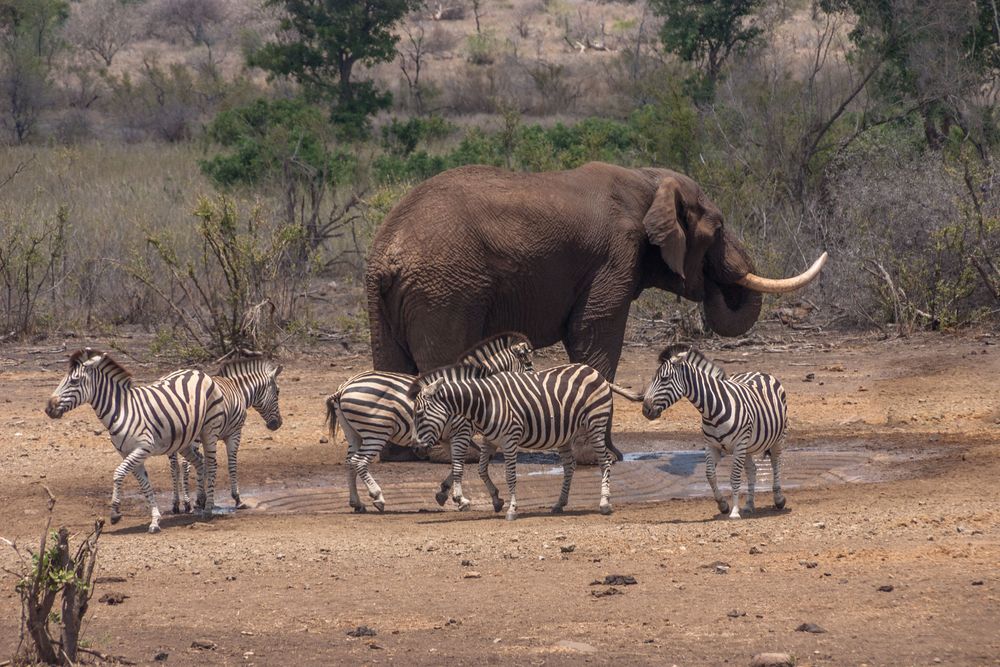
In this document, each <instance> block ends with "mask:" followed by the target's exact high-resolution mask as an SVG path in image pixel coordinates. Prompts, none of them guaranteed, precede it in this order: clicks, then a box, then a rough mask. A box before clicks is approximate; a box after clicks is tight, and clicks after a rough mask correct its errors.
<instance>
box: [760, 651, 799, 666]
mask: <svg viewBox="0 0 1000 667" xmlns="http://www.w3.org/2000/svg"><path fill="white" fill-rule="evenodd" d="M750 667H795V658H793V657H792V656H791V655H789V654H787V653H758V654H757V655H755V656H754V657H752V658H751V659H750Z"/></svg>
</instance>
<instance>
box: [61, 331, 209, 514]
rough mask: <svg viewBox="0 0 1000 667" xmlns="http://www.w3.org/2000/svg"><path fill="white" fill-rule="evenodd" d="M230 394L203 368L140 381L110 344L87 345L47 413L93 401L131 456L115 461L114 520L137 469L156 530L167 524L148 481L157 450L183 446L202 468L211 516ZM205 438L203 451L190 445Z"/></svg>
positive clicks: (118, 446)
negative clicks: (221, 433) (148, 469)
mask: <svg viewBox="0 0 1000 667" xmlns="http://www.w3.org/2000/svg"><path fill="white" fill-rule="evenodd" d="M223 401H224V398H223V395H222V391H221V390H220V389H219V387H218V386H217V385H216V384H215V382H213V381H212V378H211V377H210V376H209V375H207V374H206V373H203V372H201V371H197V370H182V371H176V372H174V373H171V374H170V375H167V376H164V377H162V378H160V379H159V380H156V381H155V382H152V383H150V384H147V385H142V386H136V385H135V384H134V383H133V381H132V375H131V373H129V372H128V371H127V370H125V368H123V367H122V366H121V365H119V364H118V362H116V361H115V360H114V359H112V358H111V357H110V356H108V354H107V353H106V352H100V351H98V350H94V349H91V348H89V347H88V348H84V349H82V350H78V351H76V352H74V353H73V354H72V355H71V356H70V358H69V371H68V372H67V373H66V375H65V377H63V379H62V381H61V382H60V383H59V386H58V387H57V388H56V390H55V391H54V392H53V393H52V396H51V397H50V398H49V400H48V404H47V405H46V407H45V414H47V415H48V416H49V417H51V418H53V419H59V418H60V417H62V416H63V415H64V414H65V413H67V412H69V411H70V410H72V409H73V408H76V407H77V406H79V405H82V404H83V403H90V404H91V405H92V406H93V408H94V412H96V413H97V416H98V418H99V419H100V420H101V422H102V423H103V424H104V426H105V427H106V428H107V429H108V435H110V436H111V442H112V444H114V446H115V449H117V450H118V453H119V454H121V455H122V458H123V459H124V460H123V461H122V462H121V464H120V465H119V466H118V467H117V468H116V469H115V473H114V477H113V481H114V483H113V487H112V493H111V523H113V524H114V523H118V521H120V520H121V518H122V515H121V512H120V508H121V487H122V481H123V480H124V479H125V476H126V475H128V474H129V473H132V474H133V475H134V476H135V478H136V479H137V480H138V482H139V487H140V488H141V489H142V492H143V494H144V495H145V497H146V503H147V504H148V505H149V507H150V512H151V514H152V520H151V522H150V524H149V532H150V533H156V532H159V530H160V510H159V508H158V507H157V506H156V498H155V496H154V493H153V487H152V485H151V484H150V483H149V475H148V474H147V473H146V466H145V461H146V458H147V457H148V456H150V455H163V454H166V455H170V454H175V453H180V454H181V455H183V456H184V458H185V459H187V460H188V461H189V462H190V463H192V464H194V465H195V466H196V469H197V471H198V486H199V492H198V495H199V498H201V497H204V507H205V510H204V512H205V515H206V516H211V513H212V508H213V505H214V493H215V468H216V463H215V442H216V439H217V434H218V432H219V428H220V427H221V425H222V422H223V418H224V415H223ZM197 439H200V440H201V441H202V442H203V443H204V450H205V453H204V457H202V456H201V455H200V454H198V452H197V450H195V449H194V448H193V447H192V446H191V445H192V444H193V443H194V441H195V440H197Z"/></svg>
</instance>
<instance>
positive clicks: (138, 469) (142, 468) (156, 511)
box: [132, 461, 160, 533]
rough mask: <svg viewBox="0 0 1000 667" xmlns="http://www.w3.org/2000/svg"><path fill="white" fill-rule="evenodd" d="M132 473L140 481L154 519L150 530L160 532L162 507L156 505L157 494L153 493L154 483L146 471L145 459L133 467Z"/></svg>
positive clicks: (150, 524)
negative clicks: (150, 481) (151, 482)
mask: <svg viewBox="0 0 1000 667" xmlns="http://www.w3.org/2000/svg"><path fill="white" fill-rule="evenodd" d="M132 475H133V476H134V477H135V478H136V480H137V481H138V482H139V488H140V489H141V490H142V495H144V496H146V504H147V505H149V512H150V514H151V515H152V519H151V520H150V522H149V532H150V533H158V532H160V508H159V507H157V506H156V494H155V493H153V485H152V484H150V483H149V474H148V473H147V472H146V465H145V463H143V461H139V463H138V464H137V465H136V466H135V467H134V468H132Z"/></svg>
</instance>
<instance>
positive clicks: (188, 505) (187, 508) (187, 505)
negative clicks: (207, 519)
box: [184, 500, 194, 514]
mask: <svg viewBox="0 0 1000 667" xmlns="http://www.w3.org/2000/svg"><path fill="white" fill-rule="evenodd" d="M193 511H194V507H192V506H191V501H190V500H185V501H184V513H185V514H190V513H191V512H193Z"/></svg>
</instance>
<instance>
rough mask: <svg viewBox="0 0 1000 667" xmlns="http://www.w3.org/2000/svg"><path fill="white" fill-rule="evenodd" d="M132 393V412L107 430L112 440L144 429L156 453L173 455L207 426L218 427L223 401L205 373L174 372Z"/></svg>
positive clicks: (129, 411)
mask: <svg viewBox="0 0 1000 667" xmlns="http://www.w3.org/2000/svg"><path fill="white" fill-rule="evenodd" d="M132 391H133V395H132V399H133V400H132V405H131V408H132V409H130V410H127V411H123V412H122V415H121V419H120V420H118V421H116V422H115V423H113V424H112V426H111V428H110V429H109V434H110V435H111V436H112V438H113V439H114V438H115V437H116V436H118V435H121V434H126V433H129V434H135V433H137V432H138V431H139V430H145V431H146V432H147V433H149V434H150V436H151V437H152V440H153V442H154V447H155V450H156V452H155V453H169V454H172V453H174V452H177V451H179V450H181V449H184V448H185V447H187V446H189V445H190V444H191V443H192V442H193V441H194V440H195V439H197V438H198V437H200V436H201V434H202V432H203V431H204V429H205V428H206V427H208V426H211V427H213V428H215V429H216V430H218V429H219V428H220V427H221V424H222V421H223V418H224V405H223V403H224V398H223V396H222V392H221V390H220V388H219V387H218V385H216V384H215V382H214V381H213V380H212V378H211V376H209V375H208V374H207V373H203V372H201V371H197V370H182V371H176V372H174V373H171V374H169V375H166V376H164V377H162V378H160V379H159V380H156V381H155V382H152V383H150V384H147V385H143V386H141V387H135V388H134V389H133V390H132ZM116 444H117V443H116Z"/></svg>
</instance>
